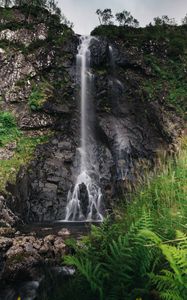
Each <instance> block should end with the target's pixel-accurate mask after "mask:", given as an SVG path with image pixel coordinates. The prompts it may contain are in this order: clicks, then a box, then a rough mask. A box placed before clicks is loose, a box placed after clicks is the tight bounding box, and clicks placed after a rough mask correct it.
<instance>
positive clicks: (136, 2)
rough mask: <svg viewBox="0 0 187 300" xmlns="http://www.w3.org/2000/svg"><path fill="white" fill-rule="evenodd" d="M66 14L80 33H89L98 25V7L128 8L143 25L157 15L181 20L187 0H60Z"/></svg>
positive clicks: (117, 9) (114, 10) (186, 10)
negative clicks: (96, 12)
mask: <svg viewBox="0 0 187 300" xmlns="http://www.w3.org/2000/svg"><path fill="white" fill-rule="evenodd" d="M58 3H59V6H60V7H61V9H62V12H63V13H64V14H65V16H66V17H67V18H68V19H69V20H70V21H72V22H73V23H74V30H75V32H76V33H79V34H85V35H86V34H89V33H90V31H91V30H92V29H93V28H94V27H95V26H97V25H98V19H97V16H96V14H95V11H96V9H97V8H100V9H104V8H111V9H112V11H113V13H114V14H115V13H116V12H119V11H122V10H124V9H125V10H128V11H130V12H131V13H132V15H133V16H134V17H135V18H137V19H138V20H139V22H140V25H141V26H144V25H146V24H148V23H149V22H151V21H152V19H153V18H154V17H156V16H162V15H168V16H169V17H171V18H174V17H175V18H176V20H177V21H178V22H180V21H181V18H183V17H184V16H185V15H186V13H187V0H58Z"/></svg>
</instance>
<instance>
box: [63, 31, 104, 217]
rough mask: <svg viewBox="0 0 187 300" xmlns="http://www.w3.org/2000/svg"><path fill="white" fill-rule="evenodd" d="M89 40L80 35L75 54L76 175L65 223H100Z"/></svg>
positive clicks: (68, 198)
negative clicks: (78, 110) (77, 106)
mask: <svg viewBox="0 0 187 300" xmlns="http://www.w3.org/2000/svg"><path fill="white" fill-rule="evenodd" d="M91 40H92V37H89V36H81V38H80V45H79V47H78V54H77V63H76V64H77V82H79V81H80V96H79V98H80V103H81V141H80V142H81V147H80V149H79V150H80V151H79V152H80V172H79V174H78V176H77V179H76V183H75V186H74V189H73V191H72V190H70V191H69V192H68V197H67V206H66V218H65V220H66V221H93V220H94V221H102V220H103V216H102V213H101V210H102V209H101V201H102V193H101V189H100V187H99V172H98V171H97V166H96V165H97V164H96V160H97V158H96V157H95V156H96V154H95V151H94V147H96V145H95V144H96V143H94V142H95V140H94V136H93V130H92V117H91V114H93V111H91V110H92V109H90V107H89V105H90V104H91V94H92V93H91V88H92V81H93V75H92V74H91V70H90V50H89V46H90V42H91Z"/></svg>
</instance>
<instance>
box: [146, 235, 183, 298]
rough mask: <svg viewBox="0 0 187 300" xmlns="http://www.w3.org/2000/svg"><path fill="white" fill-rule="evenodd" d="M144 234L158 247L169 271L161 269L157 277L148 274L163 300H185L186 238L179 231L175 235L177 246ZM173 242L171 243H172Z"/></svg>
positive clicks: (155, 236)
mask: <svg viewBox="0 0 187 300" xmlns="http://www.w3.org/2000/svg"><path fill="white" fill-rule="evenodd" d="M144 234H146V235H147V237H149V238H150V240H151V241H153V242H154V243H155V245H157V246H158V248H159V249H160V250H161V252H162V254H163V255H164V257H165V259H166V261H167V263H168V264H169V267H170V269H169V270H168V269H162V270H161V271H160V274H159V275H155V274H153V273H152V274H150V278H151V279H152V282H153V283H154V284H155V285H156V287H157V289H158V291H159V292H160V297H161V299H163V300H185V299H186V295H187V236H186V235H185V234H183V233H182V232H180V231H177V233H176V242H177V245H176V246H174V245H170V244H166V243H163V242H162V241H161V240H160V238H159V237H158V236H157V235H156V234H154V233H152V232H149V231H148V232H145V231H144ZM174 242H175V241H173V243H174Z"/></svg>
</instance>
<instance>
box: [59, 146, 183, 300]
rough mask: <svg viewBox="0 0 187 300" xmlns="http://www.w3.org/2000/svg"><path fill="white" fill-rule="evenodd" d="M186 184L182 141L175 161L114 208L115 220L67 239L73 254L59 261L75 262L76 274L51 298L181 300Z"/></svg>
mask: <svg viewBox="0 0 187 300" xmlns="http://www.w3.org/2000/svg"><path fill="white" fill-rule="evenodd" d="M186 182H187V141H185V142H184V145H183V149H182V150H181V153H180V155H179V157H178V158H176V159H175V161H173V160H172V159H171V160H170V162H169V163H168V164H167V165H165V166H164V167H163V170H162V172H159V173H158V174H156V175H155V176H154V177H153V178H152V179H149V180H147V183H146V184H145V185H144V186H143V187H141V188H140V189H139V190H138V191H137V192H136V194H135V195H134V197H133V199H132V202H131V203H129V204H126V205H125V206H124V204H122V206H121V207H120V208H119V207H118V208H117V210H116V212H115V222H112V223H111V222H110V220H106V221H105V222H104V223H103V224H102V225H101V226H100V227H96V226H93V227H92V231H91V233H90V235H89V236H88V237H84V238H83V239H82V240H81V241H80V240H79V241H78V242H76V241H73V240H69V242H67V243H68V245H69V246H70V247H72V249H74V251H75V254H74V255H70V256H67V257H66V258H65V260H64V263H65V264H68V265H73V266H75V267H76V269H77V275H75V278H74V279H72V281H70V282H69V284H70V286H69V290H70V291H69V294H68V292H66V289H65V292H64V295H65V296H64V297H63V294H62V295H61V298H56V299H71V300H73V299H78V298H77V295H78V296H79V298H80V299H89V300H90V299H100V300H101V299H107V300H109V299H116V300H121V299H124V300H126V299H127V300H128V299H132V300H136V299H143V300H146V299H163V300H177V299H178V300H185V299H186V298H185V297H186V295H187V235H186V233H187V225H186V224H187V205H186V203H187V189H186V188H187V186H186ZM71 286H72V287H71ZM72 289H73V293H72V292H71V290H72ZM85 290H90V294H89V295H87V298H85V295H84V291H85ZM81 293H82V294H81ZM70 294H71V295H70Z"/></svg>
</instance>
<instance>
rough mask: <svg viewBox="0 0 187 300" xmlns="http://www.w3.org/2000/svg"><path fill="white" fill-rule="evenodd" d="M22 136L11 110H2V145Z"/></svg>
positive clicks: (0, 137) (0, 128)
mask: <svg viewBox="0 0 187 300" xmlns="http://www.w3.org/2000/svg"><path fill="white" fill-rule="evenodd" d="M19 137H20V131H19V130H18V129H17V126H16V121H15V118H14V116H13V115H12V114H11V113H9V112H0V147H2V146H5V145H6V144H7V143H8V142H10V141H11V140H13V139H17V138H19Z"/></svg>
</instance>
